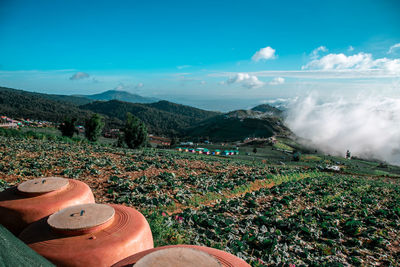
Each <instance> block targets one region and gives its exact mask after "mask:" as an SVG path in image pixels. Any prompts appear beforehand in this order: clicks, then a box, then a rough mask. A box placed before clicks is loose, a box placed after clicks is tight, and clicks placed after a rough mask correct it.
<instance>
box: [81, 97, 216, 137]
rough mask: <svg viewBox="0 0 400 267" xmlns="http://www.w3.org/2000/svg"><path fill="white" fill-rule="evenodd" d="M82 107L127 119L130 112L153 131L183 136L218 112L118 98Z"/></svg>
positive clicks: (165, 102) (167, 103) (165, 103)
mask: <svg viewBox="0 0 400 267" xmlns="http://www.w3.org/2000/svg"><path fill="white" fill-rule="evenodd" d="M81 108H82V109H85V110H90V111H92V112H96V113H101V114H105V115H107V116H109V117H115V118H118V119H120V120H125V117H126V113H127V112H130V113H132V114H133V115H135V116H137V117H138V118H139V119H141V120H142V121H143V122H144V123H145V124H146V125H147V127H148V128H149V131H150V132H151V133H153V134H159V135H168V136H173V135H178V136H181V135H182V133H183V132H184V131H185V130H186V129H187V128H189V127H191V125H193V124H195V123H198V122H200V121H202V120H204V119H208V118H210V117H212V116H215V115H216V114H218V113H216V112H211V111H204V110H201V109H197V108H193V107H189V106H184V105H179V104H174V103H171V102H167V101H160V102H157V103H153V104H138V103H136V104H134V103H128V102H122V101H118V100H110V101H107V102H102V101H96V102H94V103H90V104H87V105H83V106H81Z"/></svg>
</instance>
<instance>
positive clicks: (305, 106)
mask: <svg viewBox="0 0 400 267" xmlns="http://www.w3.org/2000/svg"><path fill="white" fill-rule="evenodd" d="M286 124H287V125H288V126H289V128H290V129H291V130H292V131H293V132H294V133H295V134H296V135H297V136H299V137H302V138H304V139H306V140H309V141H305V142H307V143H308V144H309V145H313V146H315V147H317V148H318V149H319V150H321V151H324V152H325V153H331V154H336V155H341V156H344V154H345V153H346V151H347V150H350V152H351V153H352V155H354V156H359V157H364V158H370V159H380V160H384V161H387V162H389V163H392V164H400V99H398V98H397V99H395V98H387V97H376V96H374V97H358V98H357V99H355V100H351V101H350V100H345V99H338V100H335V101H329V102H326V101H323V100H321V99H319V98H318V97H316V96H313V95H310V96H308V97H305V98H300V99H297V100H296V101H294V102H293V103H292V104H291V105H290V106H289V109H288V114H287V118H286Z"/></svg>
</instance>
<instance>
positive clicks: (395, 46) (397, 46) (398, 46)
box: [388, 43, 400, 54]
mask: <svg viewBox="0 0 400 267" xmlns="http://www.w3.org/2000/svg"><path fill="white" fill-rule="evenodd" d="M398 48H400V43H398V44H395V45H392V46H391V47H390V48H389V51H388V54H392V53H393V52H394V50H396V49H398Z"/></svg>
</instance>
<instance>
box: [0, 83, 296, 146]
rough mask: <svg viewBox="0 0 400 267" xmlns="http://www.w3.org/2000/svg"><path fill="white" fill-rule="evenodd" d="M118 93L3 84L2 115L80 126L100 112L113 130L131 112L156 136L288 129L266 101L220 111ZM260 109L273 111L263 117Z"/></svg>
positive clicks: (238, 135)
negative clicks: (87, 94) (67, 92)
mask: <svg viewBox="0 0 400 267" xmlns="http://www.w3.org/2000/svg"><path fill="white" fill-rule="evenodd" d="M105 93H107V92H105ZM125 93H126V92H125ZM115 94H118V95H119V96H121V95H120V94H123V92H113V91H111V92H109V94H108V95H106V99H113V100H109V101H96V102H92V100H90V99H87V98H84V97H79V96H62V95H48V94H39V93H31V92H26V91H22V90H14V89H9V88H3V87H0V114H1V115H7V116H9V117H12V118H15V119H20V118H24V119H31V120H32V119H33V120H45V121H51V122H57V123H61V122H63V120H64V119H65V115H66V114H68V116H69V117H71V118H76V119H77V121H76V123H77V124H79V125H83V124H84V123H85V120H86V119H87V118H89V117H91V116H93V114H94V113H98V114H100V115H102V116H103V117H104V122H105V128H106V129H114V128H122V127H123V125H124V124H123V121H125V120H126V113H127V112H130V113H131V114H133V115H134V116H136V117H138V118H139V119H140V120H141V121H143V122H144V123H145V124H146V126H147V128H148V130H149V132H150V133H152V134H155V135H164V136H169V137H180V138H186V139H195V140H196V139H198V140H199V139H203V138H208V139H210V140H212V141H238V140H242V139H244V138H246V137H249V136H258V137H269V136H272V135H275V134H287V133H289V130H288V129H287V128H286V127H285V126H284V125H283V123H282V121H281V118H280V117H279V114H278V113H279V112H278V110H276V109H274V108H273V107H270V106H266V105H264V106H259V107H258V108H256V110H249V111H245V110H238V111H234V112H230V113H227V114H221V113H219V112H212V111H206V110H201V109H198V108H193V107H190V106H185V105H180V104H175V103H171V102H168V101H158V102H155V103H147V104H140V103H129V102H122V101H118V100H114V98H110V97H113V95H114V96H115ZM123 95H124V94H123ZM125 96H126V95H125ZM93 97H95V96H93ZM123 97H124V96H121V98H123ZM142 100H143V99H142ZM153 100H154V99H153ZM153 100H151V101H150V100H149V102H153ZM146 101H147V100H146ZM262 112H267V113H268V114H270V115H268V116H265V115H263V114H262Z"/></svg>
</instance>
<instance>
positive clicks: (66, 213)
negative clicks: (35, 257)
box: [19, 204, 154, 267]
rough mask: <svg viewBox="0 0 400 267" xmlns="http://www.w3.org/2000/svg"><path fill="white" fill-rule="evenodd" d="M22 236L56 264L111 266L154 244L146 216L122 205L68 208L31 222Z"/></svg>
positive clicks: (27, 242) (86, 205)
mask: <svg viewBox="0 0 400 267" xmlns="http://www.w3.org/2000/svg"><path fill="white" fill-rule="evenodd" d="M19 238H20V239H21V240H22V241H24V242H25V243H26V244H28V246H30V247H31V248H32V249H33V250H35V251H36V252H37V253H39V254H40V255H42V256H43V257H45V258H47V259H48V260H49V261H51V262H53V263H54V264H55V265H57V266H85V267H87V266H110V265H112V264H114V263H116V262H118V261H120V260H122V259H124V258H126V257H128V256H129V255H132V254H136V253H138V252H141V251H144V250H147V249H150V248H153V246H154V245H153V236H152V234H151V230H150V226H149V224H148V223H147V221H146V219H145V218H144V216H143V215H142V214H141V213H140V212H138V211H137V210H135V209H133V208H129V207H125V206H122V205H105V204H83V205H77V206H73V207H69V208H66V209H64V210H61V211H59V212H57V213H55V214H53V215H51V216H49V217H48V218H44V219H42V220H40V221H38V222H35V223H33V224H31V225H30V226H28V227H27V228H26V229H25V230H24V231H23V232H22V233H21V234H20V236H19Z"/></svg>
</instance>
